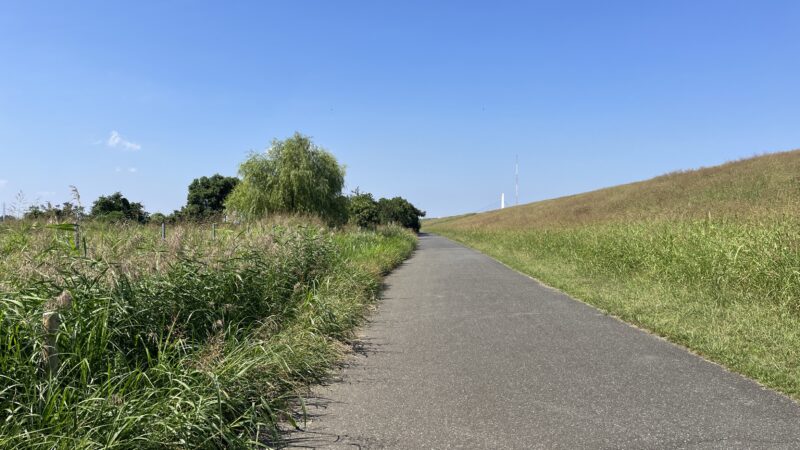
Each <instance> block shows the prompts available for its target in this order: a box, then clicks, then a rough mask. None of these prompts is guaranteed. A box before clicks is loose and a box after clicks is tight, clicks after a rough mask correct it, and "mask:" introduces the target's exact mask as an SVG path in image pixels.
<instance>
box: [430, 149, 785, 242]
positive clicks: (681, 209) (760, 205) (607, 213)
mask: <svg viewBox="0 0 800 450" xmlns="http://www.w3.org/2000/svg"><path fill="white" fill-rule="evenodd" d="M798 212H800V150H793V151H789V152H783V153H773V154H769V155H764V156H758V157H754V158H749V159H744V160H740V161H734V162H729V163H727V164H723V165H720V166H715V167H709V168H702V169H697V170H689V171H680V172H673V173H669V174H666V175H662V176H659V177H656V178H653V179H650V180H646V181H640V182H636V183H630V184H625V185H621V186H615V187H610V188H606V189H600V190H597V191H592V192H587V193H583V194H578V195H572V196H568V197H561V198H556V199H552V200H545V201H540V202H535V203H529V204H526V205H520V206H517V207H512V208H506V209H503V210H495V211H490V212H487V213H483V214H470V215H465V216H460V217H457V218H453V219H454V220H447V218H445V219H440V220H446V221H447V222H448V226H449V227H488V228H500V229H515V228H520V227H525V228H528V227H537V226H539V227H540V226H545V227H547V226H565V225H567V226H569V225H583V224H590V223H601V222H627V221H630V220H643V219H654V218H656V219H676V218H706V217H707V215H708V214H709V213H711V214H712V216H714V217H735V218H760V217H764V216H775V215H782V214H790V215H797V213H798ZM435 222H436V221H432V222H431V223H435Z"/></svg>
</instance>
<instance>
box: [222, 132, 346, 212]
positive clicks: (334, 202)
mask: <svg viewBox="0 0 800 450" xmlns="http://www.w3.org/2000/svg"><path fill="white" fill-rule="evenodd" d="M239 175H240V177H241V179H242V181H241V182H240V183H239V184H238V185H237V186H236V187H235V188H234V189H233V192H231V194H230V195H229V196H228V199H227V200H226V202H225V206H226V208H228V209H229V210H233V211H235V212H236V213H238V214H240V215H242V216H244V217H245V218H258V217H263V216H265V215H267V214H271V213H287V212H288V213H307V214H317V215H319V216H321V217H323V218H325V219H328V220H329V221H332V222H333V221H340V220H341V219H342V218H343V217H344V216H345V215H346V200H345V197H344V196H343V195H342V187H343V186H344V167H342V166H340V165H339V163H338V162H337V161H336V158H335V157H334V156H333V155H332V154H330V153H329V152H328V151H326V150H325V149H323V148H321V147H318V146H317V145H315V144H314V143H313V142H311V139H309V138H308V137H307V136H303V135H301V134H299V133H295V134H294V136H292V137H290V138H288V139H286V140H283V141H280V140H274V141H272V147H271V148H270V149H269V151H268V152H267V153H257V154H252V155H250V157H249V158H248V159H247V160H246V161H245V162H243V163H242V164H241V166H240V167H239Z"/></svg>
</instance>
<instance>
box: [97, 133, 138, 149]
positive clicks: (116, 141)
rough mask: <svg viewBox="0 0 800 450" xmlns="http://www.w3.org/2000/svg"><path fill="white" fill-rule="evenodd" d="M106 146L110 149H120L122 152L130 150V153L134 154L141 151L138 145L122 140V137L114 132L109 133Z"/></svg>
mask: <svg viewBox="0 0 800 450" xmlns="http://www.w3.org/2000/svg"><path fill="white" fill-rule="evenodd" d="M106 145H108V146H109V147H111V148H118V147H120V148H122V149H123V150H130V151H132V152H135V151H137V150H141V148H142V146H141V145H139V144H137V143H135V142H131V141H128V140H125V139H123V138H122V136H121V135H120V134H119V132H118V131H116V130H112V131H111V135H110V136H109V137H108V140H107V141H106Z"/></svg>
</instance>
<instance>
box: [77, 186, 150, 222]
mask: <svg viewBox="0 0 800 450" xmlns="http://www.w3.org/2000/svg"><path fill="white" fill-rule="evenodd" d="M90 214H91V216H92V217H93V218H95V219H99V220H106V221H110V222H119V221H124V220H132V221H136V222H139V223H146V222H147V220H148V214H147V212H146V211H145V210H144V205H142V204H141V203H138V202H130V201H129V200H128V199H127V198H125V197H123V196H122V194H121V193H120V192H115V193H113V194H111V195H108V196H104V195H101V196H100V197H99V198H98V199H97V200H95V201H94V203H93V204H92V210H91V213H90Z"/></svg>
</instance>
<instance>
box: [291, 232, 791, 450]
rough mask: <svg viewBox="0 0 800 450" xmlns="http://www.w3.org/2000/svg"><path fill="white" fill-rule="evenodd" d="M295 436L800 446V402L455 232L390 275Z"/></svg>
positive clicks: (349, 443) (437, 445)
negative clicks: (468, 244)
mask: <svg viewBox="0 0 800 450" xmlns="http://www.w3.org/2000/svg"><path fill="white" fill-rule="evenodd" d="M383 297H384V298H383V300H382V301H381V303H380V304H379V307H378V310H377V311H376V313H375V314H374V315H373V316H372V317H371V321H370V323H369V324H368V325H367V326H366V327H365V328H364V329H363V330H362V333H361V337H360V339H359V342H358V344H357V345H356V350H357V351H356V353H355V354H354V355H353V356H352V357H350V358H349V359H348V361H347V363H346V367H344V368H343V369H342V370H341V371H339V372H338V373H337V376H336V378H337V379H335V380H334V381H333V382H332V383H330V384H329V385H326V386H322V387H319V388H317V389H316V390H315V392H314V395H312V396H311V398H309V399H307V405H306V408H307V413H308V422H307V423H306V425H305V426H304V429H303V431H299V432H294V433H290V434H288V435H287V436H286V437H285V442H284V445H286V446H288V447H290V448H420V449H422V448H430V449H447V448H569V449H573V448H592V449H595V448H633V449H640V448H787V449H789V448H791V449H797V448H800V405H798V404H797V403H795V402H793V401H791V400H790V399H788V398H787V397H785V396H783V395H780V394H777V393H775V392H773V391H770V390H767V389H764V388H762V387H761V386H759V385H758V384H756V383H755V382H753V381H751V380H748V379H746V378H744V377H742V376H740V375H737V374H734V373H731V372H729V371H727V370H725V369H724V368H722V367H720V366H718V365H716V364H713V363H710V362H708V361H705V360H703V359H702V358H700V357H698V356H695V355H693V354H691V353H689V352H688V351H687V350H685V349H683V348H681V347H678V346H676V345H673V344H670V343H668V342H666V341H664V340H663V339H660V338H658V337H655V336H653V335H650V334H648V333H646V332H643V331H641V330H639V329H636V328H634V327H631V326H629V325H626V324H624V323H622V322H620V321H619V320H617V319H614V318H611V317H608V316H606V315H604V314H602V313H601V312H599V311H598V310H596V309H594V308H592V307H590V306H587V305H585V304H584V303H581V302H579V301H576V300H573V299H571V298H570V297H568V296H566V295H564V294H562V293H560V292H558V291H555V290H553V289H550V288H547V287H544V286H542V285H541V284H539V283H537V282H536V281H534V280H532V279H530V278H528V277H526V276H524V275H522V274H519V273H517V272H515V271H513V270H511V269H509V268H507V267H505V266H503V265H502V264H500V263H498V262H497V261H495V260H493V259H491V258H489V257H487V256H484V255H482V254H480V253H477V252H475V251H473V250H470V249H467V248H465V247H463V246H461V245H459V244H456V243H454V242H452V241H450V240H447V239H445V238H442V237H438V236H434V235H423V236H422V237H421V238H420V245H419V249H418V250H417V251H416V253H415V254H414V256H413V257H412V258H411V259H409V260H408V261H406V262H405V263H404V264H403V265H402V266H401V267H400V268H398V269H397V270H396V271H395V272H393V273H392V274H391V275H390V276H389V277H387V279H386V289H385V291H384V295H383Z"/></svg>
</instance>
